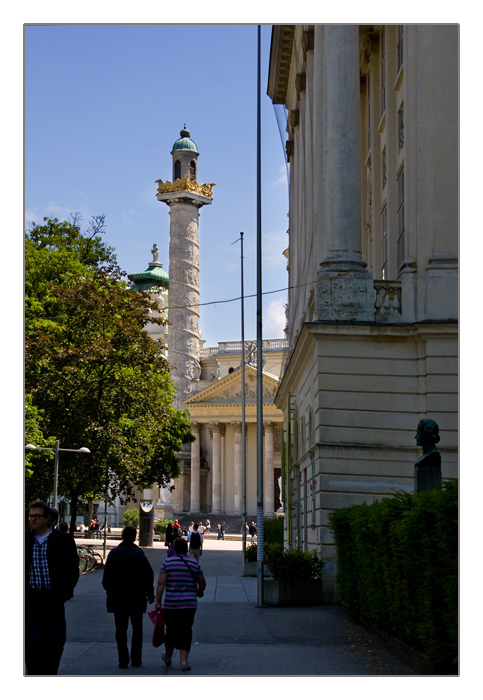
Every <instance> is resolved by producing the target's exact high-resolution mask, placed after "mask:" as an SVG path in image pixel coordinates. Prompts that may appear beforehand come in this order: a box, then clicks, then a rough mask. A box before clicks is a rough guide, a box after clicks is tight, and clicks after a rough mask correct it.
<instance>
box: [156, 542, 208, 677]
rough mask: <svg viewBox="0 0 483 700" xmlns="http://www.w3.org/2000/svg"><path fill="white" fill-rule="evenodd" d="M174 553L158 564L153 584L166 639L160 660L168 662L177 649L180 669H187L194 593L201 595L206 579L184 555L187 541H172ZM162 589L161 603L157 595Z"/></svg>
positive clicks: (159, 596) (195, 596)
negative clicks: (162, 611)
mask: <svg viewBox="0 0 483 700" xmlns="http://www.w3.org/2000/svg"><path fill="white" fill-rule="evenodd" d="M174 552H175V554H174V556H172V557H169V558H166V559H165V560H164V562H163V564H162V565H161V570H160V572H159V578H158V585H157V588H156V609H157V610H161V608H162V607H163V608H164V619H165V621H166V642H165V652H164V654H163V661H164V663H165V664H166V666H168V667H169V666H171V663H172V662H171V657H172V656H173V652H174V650H175V649H178V650H179V656H180V662H181V670H182V671H190V670H191V667H190V665H189V664H188V655H189V653H190V650H191V639H192V629H193V622H194V619H195V613H196V608H197V605H198V600H197V599H198V597H200V598H201V597H202V595H203V591H204V590H205V588H206V580H205V577H204V576H203V572H202V570H201V567H200V565H199V563H198V562H197V561H196V559H193V558H192V557H188V556H187V553H188V543H187V541H186V540H185V539H183V538H182V537H178V538H177V539H176V540H175V541H174ZM163 593H164V604H162V603H161V599H162V597H163Z"/></svg>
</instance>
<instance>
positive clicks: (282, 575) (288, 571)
mask: <svg viewBox="0 0 483 700" xmlns="http://www.w3.org/2000/svg"><path fill="white" fill-rule="evenodd" d="M265 559H266V564H267V566H268V568H269V569H270V572H271V574H272V576H273V578H274V579H276V580H279V581H310V580H311V579H320V578H322V569H323V567H324V563H325V562H324V560H323V559H321V558H320V556H319V555H318V554H317V552H316V551H315V550H312V551H310V552H303V551H302V550H301V549H283V547H280V548H279V547H276V548H271V549H269V550H268V551H267V553H266V557H265Z"/></svg>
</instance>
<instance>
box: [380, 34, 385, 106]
mask: <svg viewBox="0 0 483 700" xmlns="http://www.w3.org/2000/svg"><path fill="white" fill-rule="evenodd" d="M385 111H386V42H385V38H384V29H383V30H382V32H381V117H382V115H383V114H384V112H385Z"/></svg>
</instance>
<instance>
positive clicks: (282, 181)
mask: <svg viewBox="0 0 483 700" xmlns="http://www.w3.org/2000/svg"><path fill="white" fill-rule="evenodd" d="M287 182H288V178H287V166H286V165H281V166H280V171H279V176H278V178H277V179H276V180H275V181H274V182H273V183H272V185H273V186H274V187H275V185H286V184H287Z"/></svg>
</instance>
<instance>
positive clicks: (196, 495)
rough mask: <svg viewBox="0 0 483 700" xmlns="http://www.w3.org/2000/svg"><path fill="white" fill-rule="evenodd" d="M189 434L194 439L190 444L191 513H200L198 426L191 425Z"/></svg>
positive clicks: (195, 424) (196, 424)
mask: <svg viewBox="0 0 483 700" xmlns="http://www.w3.org/2000/svg"><path fill="white" fill-rule="evenodd" d="M191 434H192V435H193V436H194V437H195V438H196V439H195V441H194V442H192V443H191V502H190V510H191V512H192V513H199V512H200V424H199V423H191Z"/></svg>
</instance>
